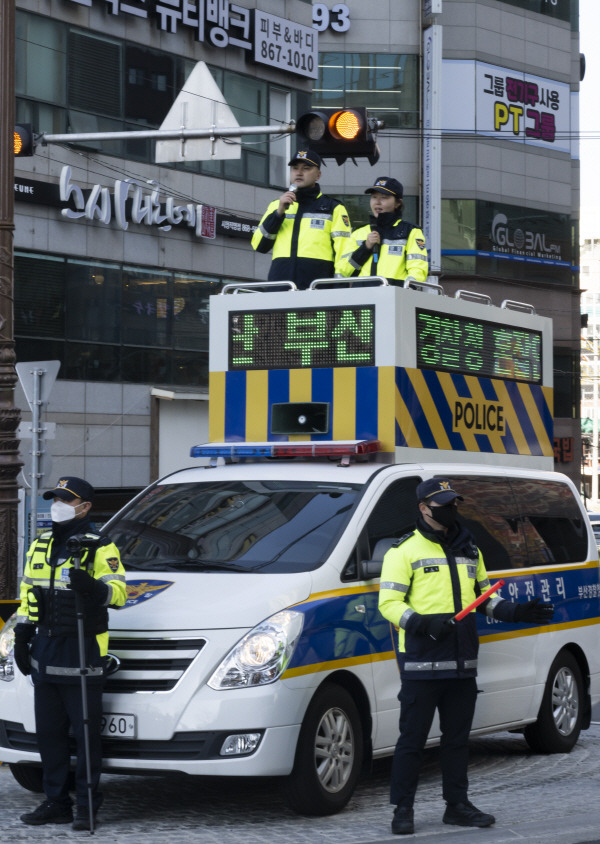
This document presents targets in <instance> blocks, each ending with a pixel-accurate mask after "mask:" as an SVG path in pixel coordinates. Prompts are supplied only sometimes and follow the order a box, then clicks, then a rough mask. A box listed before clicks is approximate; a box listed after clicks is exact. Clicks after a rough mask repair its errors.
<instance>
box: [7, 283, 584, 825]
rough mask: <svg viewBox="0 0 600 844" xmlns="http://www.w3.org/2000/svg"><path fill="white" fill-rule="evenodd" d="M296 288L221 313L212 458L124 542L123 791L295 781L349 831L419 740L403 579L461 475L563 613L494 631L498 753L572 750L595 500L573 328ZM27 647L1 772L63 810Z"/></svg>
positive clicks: (469, 298)
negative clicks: (565, 451)
mask: <svg viewBox="0 0 600 844" xmlns="http://www.w3.org/2000/svg"><path fill="white" fill-rule="evenodd" d="M284 286H285V287H286V288H287V289H286V290H281V289H276V290H270V289H269V287H270V286H269V285H268V284H264V285H257V284H246V285H229V286H227V287H226V288H224V290H223V292H222V294H220V295H218V296H215V297H213V300H212V302H211V348H210V367H211V372H210V437H209V439H210V442H209V443H208V444H199V445H196V446H194V447H193V448H192V450H191V451H192V457H193V458H195V459H196V461H197V465H196V466H194V467H192V468H189V469H186V470H183V471H179V472H176V473H174V474H171V475H169V476H168V477H165V478H162V479H161V480H159V481H157V482H156V483H154V484H152V485H151V486H150V487H149V488H148V489H146V490H144V491H143V492H142V493H141V494H140V495H138V496H137V497H136V498H135V499H134V500H133V501H132V502H131V503H130V504H129V505H128V506H126V507H125V508H124V509H123V510H122V511H121V512H120V513H118V514H117V515H116V516H115V517H114V519H113V520H112V521H111V522H110V523H109V524H108V526H107V528H106V530H107V531H108V533H109V534H110V536H111V538H112V540H113V541H114V542H115V543H116V544H117V546H118V547H119V549H120V551H121V554H122V559H123V562H124V565H125V568H126V571H127V585H128V601H127V604H126V605H125V607H123V608H122V609H120V610H118V611H112V613H111V619H110V647H109V652H110V661H109V666H108V672H109V673H108V676H107V681H106V690H105V695H104V709H105V715H104V766H105V770H106V771H109V772H113V773H119V772H127V773H131V772H137V773H140V774H141V773H143V772H158V771H161V772H162V771H180V772H185V773H188V774H192V775H199V776H208V775H210V776H236V777H240V776H242V777H243V776H248V777H255V776H269V777H280V778H281V782H282V786H283V791H284V794H285V796H286V798H287V800H288V802H289V804H290V805H291V806H292V807H293V808H294V809H295V810H297V811H298V812H301V813H305V814H313V815H320V814H328V813H333V812H336V811H339V810H340V809H342V808H343V807H344V806H345V805H346V803H347V802H348V800H349V799H350V797H351V795H352V792H353V790H354V788H355V786H356V783H357V780H358V777H359V775H360V774H361V771H363V770H365V769H367V768H368V765H369V762H370V761H371V760H372V759H374V758H377V757H382V756H385V755H389V754H391V753H392V752H393V749H394V746H395V743H396V740H397V737H398V718H399V704H398V697H397V696H398V691H399V685H400V676H399V671H398V665H397V661H396V655H395V654H396V651H395V648H396V643H395V639H396V631H395V630H394V629H393V628H392V627H391V626H390V625H389V623H388V622H387V621H385V619H384V618H383V617H382V616H381V615H380V614H379V612H378V608H377V602H378V589H379V575H380V572H381V565H382V561H383V556H384V554H385V552H386V551H387V550H388V549H389V548H390V547H391V545H393V544H394V543H395V542H397V541H398V538H399V537H402V536H403V535H404V534H406V533H407V532H408V531H410V530H411V529H413V527H414V524H415V521H416V517H417V512H418V511H417V505H416V500H415V488H416V486H417V484H418V483H419V482H420V481H422V480H424V479H427V478H432V477H436V476H440V477H448V478H450V479H451V481H452V485H453V486H454V488H455V489H457V490H458V491H459V492H460V494H461V495H462V496H463V497H464V501H463V502H461V505H460V511H459V512H460V517H461V519H462V520H463V522H464V523H465V524H466V525H467V526H468V528H469V529H470V530H471V531H472V533H473V535H474V537H475V539H476V542H477V544H478V546H479V547H480V548H481V550H482V552H483V556H484V560H485V563H486V567H487V569H488V573H489V575H490V579H491V581H492V583H494V582H497V580H499V579H502V580H504V581H505V583H504V585H503V586H502V588H501V590H500V592H499V594H500V595H501V597H503V598H507V599H509V600H512V601H526V600H530V599H531V598H532V597H534V596H538V597H540V598H541V599H542V600H545V601H551V602H552V603H553V604H554V606H555V615H554V619H553V621H552V623H551V624H549V625H545V626H542V627H533V626H532V625H530V624H527V625H524V624H523V625H515V624H505V623H503V622H498V621H495V620H494V619H490V618H487V616H484V615H479V614H478V625H479V636H480V641H481V649H480V656H479V675H478V680H477V682H478V688H479V692H480V694H479V696H478V702H477V709H476V713H475V720H474V723H473V735H483V734H486V733H490V732H493V731H498V730H513V731H514V730H521V731H522V732H523V734H524V736H525V739H526V741H527V743H528V744H529V746H530V747H531V748H533V749H534V750H537V751H540V752H544V753H559V752H568V751H569V750H571V748H572V747H573V746H574V745H575V743H576V742H577V739H578V736H579V734H580V731H581V730H582V729H586V728H587V727H588V726H589V724H590V717H591V708H592V706H593V705H594V704H595V703H597V702H598V701H599V700H600V651H599V649H598V647H597V641H598V624H599V620H600V580H599V564H598V551H597V547H596V543H595V540H594V536H593V533H592V529H591V526H590V523H589V520H588V518H587V516H586V513H585V510H584V509H583V508H582V506H581V503H580V500H579V496H578V495H577V492H576V490H575V488H574V486H573V484H572V483H571V481H570V480H569V479H568V478H566V477H565V476H563V475H560V474H558V473H555V472H553V471H551V469H552V465H553V451H552V382H551V378H552V359H551V347H552V338H551V323H550V320H548V319H545V318H542V317H539V316H538V315H537V314H535V313H533V310H532V309H531V308H529V307H528V306H525V305H523V304H521V303H512V302H504V303H502V306H500V307H497V306H494V305H493V304H491V303H490V302H489V300H486V299H485V297H481V296H479V295H477V296H475V295H474V294H466V293H465V292H459V294H458V295H457V297H454V298H450V297H447V296H445V295H444V294H443V290H442V289H441V288H440V287H438V286H437V285H435V284H426V283H424V284H420V285H419V286H418V288H419V289H413V287H411V286H406V287H404V288H400V287H392V286H390V285H388V284H387V282H386V281H385V279H377V278H375V279H371V280H366V281H365V282H364V283H363V284H362V285H361V286H360V287H352V288H346V289H338V286H337V284H336V282H335V281H332V280H321V281H317V282H313V285H312V287H311V288H310V289H309V290H306V291H297V290H295V289H293V285H292V284H291V283H290V284H289V285H288V284H285V285H284ZM278 287H279V288H281V284H279V286H278ZM432 294H435V295H432ZM12 625H13V622H12V621H9V622H8V623H7V624H6V625H5V626H4V628H3V630H2V633H1V634H0V760H2V761H3V762H6V763H8V764H9V766H10V769H11V771H12V773H13V774H14V776H15V778H16V779H17V780H18V782H19V783H20V784H21V785H23V786H24V787H25V788H29V789H32V790H39V789H40V787H41V776H40V760H39V755H38V752H37V748H36V740H35V720H34V712H33V694H32V686H31V681H30V679H29V678H28V677H24V676H22V675H21V674H20V673H19V672H18V671H17V670H16V669H14V667H13V662H12V652H11V648H12ZM438 739H439V725H438V724H437V722H435V723H434V725H433V727H432V731H431V734H430V737H429V741H430V743H434V742H436V741H437V740H438Z"/></svg>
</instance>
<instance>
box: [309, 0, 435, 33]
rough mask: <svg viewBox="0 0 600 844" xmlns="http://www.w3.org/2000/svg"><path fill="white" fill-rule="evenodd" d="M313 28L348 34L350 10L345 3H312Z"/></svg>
mask: <svg viewBox="0 0 600 844" xmlns="http://www.w3.org/2000/svg"><path fill="white" fill-rule="evenodd" d="M440 2H441V0H440ZM313 27H314V28H315V29H316V30H317V32H325V30H326V29H332V30H333V31H334V32H348V30H349V29H350V9H349V8H348V6H347V5H346V4H345V3H336V4H335V5H333V6H331V8H330V7H329V6H327V4H326V3H313Z"/></svg>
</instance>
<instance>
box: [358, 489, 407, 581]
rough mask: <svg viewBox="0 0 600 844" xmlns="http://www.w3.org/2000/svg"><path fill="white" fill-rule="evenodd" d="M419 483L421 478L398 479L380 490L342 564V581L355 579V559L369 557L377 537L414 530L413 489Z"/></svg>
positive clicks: (398, 535) (390, 537) (397, 536)
mask: <svg viewBox="0 0 600 844" xmlns="http://www.w3.org/2000/svg"><path fill="white" fill-rule="evenodd" d="M420 482H421V478H401V479H400V480H397V481H394V482H393V483H391V484H390V485H389V486H388V487H387V489H385V490H384V492H383V493H382V495H381V497H380V498H379V501H377V503H376V504H375V506H374V507H373V510H372V511H371V514H370V515H369V517H368V519H367V524H366V526H365V528H364V529H363V530H362V531H361V534H360V536H359V538H358V542H357V543H356V546H355V547H354V550H353V552H352V554H351V555H350V558H349V559H348V562H347V563H346V566H345V567H344V571H343V572H342V580H343V581H349V580H356V579H357V578H358V576H359V572H358V561H359V560H369V559H371V558H372V556H373V551H374V550H375V546H376V545H377V543H378V542H379V540H381V539H384V540H385V539H390V540H391V539H399V538H400V537H401V536H404V534H405V533H408V532H409V531H411V530H414V527H415V524H416V521H417V516H418V515H419V508H418V506H417V498H416V495H415V490H416V488H417V485H418V484H419V483H420Z"/></svg>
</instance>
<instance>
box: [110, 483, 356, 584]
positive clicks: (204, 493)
mask: <svg viewBox="0 0 600 844" xmlns="http://www.w3.org/2000/svg"><path fill="white" fill-rule="evenodd" d="M361 489H362V486H361V485H360V484H345V485H337V484H326V483H323V484H320V483H308V482H303V483H293V482H289V483H286V482H283V481H251V482H244V481H236V482H234V483H231V482H229V483H228V482H224V481H219V482H215V483H189V484H164V485H160V486H155V487H153V488H152V489H151V490H149V491H148V492H147V493H146V495H144V497H143V498H141V499H140V500H139V501H137V502H135V503H134V504H132V505H131V506H130V507H129V508H128V509H127V510H125V511H124V512H123V514H122V515H121V516H117V518H116V520H113V521H112V523H111V525H110V530H109V531H108V533H109V535H110V538H111V540H112V541H113V542H114V543H115V544H116V546H117V547H118V549H119V551H120V553H121V559H122V561H123V565H124V566H125V568H126V569H130V570H131V569H135V570H136V571H137V570H139V571H159V570H160V571H164V570H177V571H204V570H206V571H217V570H218V571H245V572H253V571H259V572H264V571H269V572H299V571H310V570H311V569H314V568H317V567H318V566H319V565H321V563H322V562H323V561H324V560H325V559H326V557H327V555H328V553H329V549H330V548H331V547H332V545H333V544H334V543H335V542H336V541H337V539H338V538H339V536H340V535H341V533H342V531H343V529H344V527H345V526H346V524H347V522H348V520H349V518H350V515H351V513H352V511H353V509H354V506H355V504H356V502H357V501H358V497H359V491H360V490H361Z"/></svg>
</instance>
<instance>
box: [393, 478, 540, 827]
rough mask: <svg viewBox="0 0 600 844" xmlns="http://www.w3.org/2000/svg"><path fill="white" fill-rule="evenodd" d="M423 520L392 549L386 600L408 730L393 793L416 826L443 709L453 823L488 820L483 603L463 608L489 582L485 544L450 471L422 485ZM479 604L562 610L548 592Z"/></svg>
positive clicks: (403, 725)
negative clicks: (483, 796)
mask: <svg viewBox="0 0 600 844" xmlns="http://www.w3.org/2000/svg"><path fill="white" fill-rule="evenodd" d="M416 495H417V502H418V506H419V513H420V515H419V518H418V520H417V525H416V529H415V530H414V531H413V532H412V533H409V534H407V535H406V536H404V537H402V539H401V540H400V541H399V543H398V544H397V545H395V546H394V547H393V548H391V549H390V550H389V551H388V552H387V554H386V555H385V557H384V560H383V569H382V572H381V582H380V586H379V589H380V592H379V610H380V612H381V613H382V615H383V616H384V617H385V618H386V619H388V621H390V622H391V623H392V624H393V625H394V627H396V628H397V629H398V663H399V666H400V676H401V681H402V682H401V688H400V694H399V695H398V698H399V700H400V737H399V739H398V743H397V745H396V750H395V753H394V761H393V765H392V776H391V789H390V802H391V803H392V804H393V805H394V806H395V807H396V808H395V811H394V817H393V820H392V832H393V833H395V834H397V835H406V834H412V833H413V832H414V814H413V803H414V799H415V793H416V790H417V783H418V778H419V767H420V763H421V757H422V753H423V748H424V746H425V742H426V740H427V736H428V734H429V731H430V729H431V724H432V721H433V717H434V715H435V711H436V709H437V710H438V712H439V718H440V729H441V740H440V765H441V769H442V785H443V797H444V800H445V801H446V804H447V805H446V811H445V813H444V816H443V821H444V823H447V824H454V825H456V826H468V827H486V826H490V825H491V824H493V823H494V822H495V818H494V816H493V815H489V814H487V813H486V812H482V811H480V810H479V809H477V808H476V807H475V806H474V805H473V804H472V803H471V802H469V799H468V796H467V792H468V777H467V766H468V738H469V733H470V731H471V724H472V721H473V715H474V712H475V700H476V697H477V683H476V680H475V677H476V676H477V653H478V649H479V640H478V636H477V626H476V622H475V612H474V611H473V612H470V613H468V615H467V616H466V617H465V618H464V619H462V620H461V621H458V622H456V621H454V616H455V615H456V614H457V613H459V612H460V611H461V610H462V609H464V608H465V607H467V606H469V604H471V603H472V602H473V601H474V600H475V599H476V598H477V597H478V595H480V594H481V593H483V592H484V591H485V590H486V589H488V588H489V586H490V582H489V580H488V575H487V572H486V570H485V566H484V562H483V557H482V555H481V552H480V551H479V549H478V548H477V546H476V545H475V543H474V541H473V537H472V536H471V534H470V533H469V532H468V531H467V529H466V528H465V527H464V526H462V525H461V524H460V522H459V521H458V502H459V501H463V497H462V496H461V495H459V494H458V493H457V492H456V491H455V490H454V489H453V488H452V484H451V482H450V481H449V480H447V479H444V478H431V479H429V480H426V481H422V482H421V483H420V484H419V485H418V486H417V489H416ZM477 609H478V611H481V612H484V613H485V614H486V615H488V616H490V617H491V618H495V619H498V620H500V621H505V622H513V621H514V622H528V623H532V624H536V625H539V624H543V623H546V622H548V621H550V620H551V619H552V617H553V615H554V607H553V606H552V604H541V603H540V601H539V598H534V599H533V600H532V601H528V602H527V603H522V604H518V603H512V602H511V601H505V600H503V599H502V598H500V597H497V596H496V595H494V596H492V597H490V598H488V599H487V601H485V602H484V603H483V604H481V605H480V606H479V607H478V608H477Z"/></svg>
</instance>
